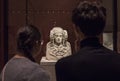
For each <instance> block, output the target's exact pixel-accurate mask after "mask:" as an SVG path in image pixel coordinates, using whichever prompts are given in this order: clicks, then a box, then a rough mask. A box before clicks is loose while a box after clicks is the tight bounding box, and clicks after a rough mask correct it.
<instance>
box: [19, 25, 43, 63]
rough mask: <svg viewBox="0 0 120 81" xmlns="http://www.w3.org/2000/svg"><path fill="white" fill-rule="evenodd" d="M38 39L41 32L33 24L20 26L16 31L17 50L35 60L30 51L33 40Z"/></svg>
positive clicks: (33, 43)
mask: <svg viewBox="0 0 120 81" xmlns="http://www.w3.org/2000/svg"><path fill="white" fill-rule="evenodd" d="M40 39H41V34H40V32H39V30H38V29H37V28H36V27H35V26H33V25H26V26H25V27H21V28H20V29H19V30H18V33H17V50H18V51H19V52H20V53H22V54H24V56H26V57H28V58H29V59H30V60H32V61H35V60H34V58H33V56H32V51H33V47H34V45H35V42H36V41H39V40H40Z"/></svg>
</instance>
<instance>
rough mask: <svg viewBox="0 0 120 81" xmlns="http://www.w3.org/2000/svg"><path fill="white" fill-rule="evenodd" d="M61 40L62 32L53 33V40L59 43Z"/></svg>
mask: <svg viewBox="0 0 120 81" xmlns="http://www.w3.org/2000/svg"><path fill="white" fill-rule="evenodd" d="M62 40H63V35H62V33H56V34H55V42H56V43H57V44H61V43H62Z"/></svg>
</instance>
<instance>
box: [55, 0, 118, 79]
mask: <svg viewBox="0 0 120 81" xmlns="http://www.w3.org/2000/svg"><path fill="white" fill-rule="evenodd" d="M106 15H107V14H106V9H105V8H104V7H103V6H102V5H100V4H98V3H97V2H89V1H83V2H80V4H79V5H78V6H77V8H75V9H74V10H73V13H72V21H73V23H74V24H75V27H76V28H77V29H79V30H78V31H79V32H78V33H79V36H80V37H81V40H80V50H79V51H78V52H77V53H76V54H73V55H71V56H68V57H65V58H62V59H60V60H58V61H57V63H56V65H55V70H56V78H57V81H116V80H117V81H120V54H118V53H116V52H114V51H112V50H109V49H107V48H106V47H104V46H103V45H102V44H101V42H100V38H99V37H100V35H102V33H103V30H104V27H105V24H106Z"/></svg>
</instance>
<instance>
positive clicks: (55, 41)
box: [46, 27, 71, 61]
mask: <svg viewBox="0 0 120 81" xmlns="http://www.w3.org/2000/svg"><path fill="white" fill-rule="evenodd" d="M67 39H68V33H67V31H66V30H63V29H62V28H61V27H54V28H53V29H52V30H51V31H50V41H49V42H48V43H47V45H46V59H47V60H56V61H57V60H58V59H60V58H63V57H66V56H69V55H71V45H70V43H69V42H68V41H67Z"/></svg>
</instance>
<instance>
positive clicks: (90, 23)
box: [72, 1, 106, 36]
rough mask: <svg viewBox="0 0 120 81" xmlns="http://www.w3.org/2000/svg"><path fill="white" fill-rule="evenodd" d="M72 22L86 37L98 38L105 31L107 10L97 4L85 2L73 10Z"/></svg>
mask: <svg viewBox="0 0 120 81" xmlns="http://www.w3.org/2000/svg"><path fill="white" fill-rule="evenodd" d="M72 21H73V23H74V24H75V25H76V26H77V27H79V28H80V30H81V32H82V33H83V34H84V35H85V36H97V35H99V34H101V33H102V32H103V30H104V27H105V23H106V9H105V8H104V7H103V6H102V5H100V4H97V2H89V1H83V2H81V3H80V4H79V5H78V6H77V8H75V9H74V10H73V13H72Z"/></svg>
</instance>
